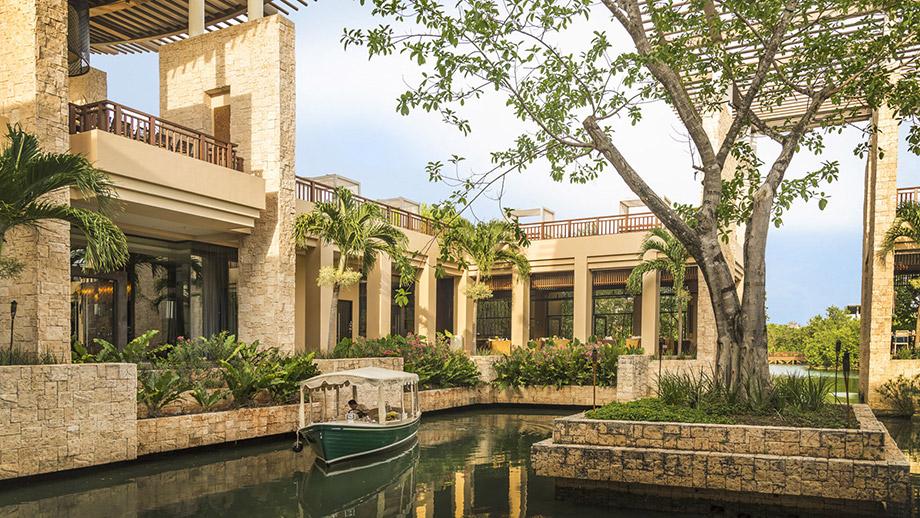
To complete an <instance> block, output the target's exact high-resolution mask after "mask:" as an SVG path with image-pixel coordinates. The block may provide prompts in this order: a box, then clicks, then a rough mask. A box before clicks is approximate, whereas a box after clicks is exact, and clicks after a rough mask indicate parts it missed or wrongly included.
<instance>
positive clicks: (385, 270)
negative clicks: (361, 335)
mask: <svg viewBox="0 0 920 518" xmlns="http://www.w3.org/2000/svg"><path fill="white" fill-rule="evenodd" d="M392 298H393V261H392V259H390V257H389V256H387V255H381V256H379V257H378V258H377V263H376V264H374V267H373V268H372V269H371V271H370V272H368V275H367V338H370V339H374V338H383V337H385V336H387V335H388V334H390V316H391V315H390V312H391V310H392V305H393V302H392Z"/></svg>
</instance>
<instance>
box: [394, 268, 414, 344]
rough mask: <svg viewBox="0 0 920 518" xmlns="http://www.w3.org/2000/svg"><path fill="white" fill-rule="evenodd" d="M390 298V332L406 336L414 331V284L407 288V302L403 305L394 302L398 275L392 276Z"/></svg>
mask: <svg viewBox="0 0 920 518" xmlns="http://www.w3.org/2000/svg"><path fill="white" fill-rule="evenodd" d="M392 286H393V288H392V292H391V295H392V296H391V297H390V300H392V305H391V306H390V334H394V335H400V336H406V335H408V334H409V333H414V332H415V286H414V285H413V286H412V287H411V288H410V290H409V302H408V303H407V304H406V305H405V306H400V305H399V304H397V303H396V292H397V291H398V290H399V276H395V275H394V276H393V283H392Z"/></svg>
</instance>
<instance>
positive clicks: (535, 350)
mask: <svg viewBox="0 0 920 518" xmlns="http://www.w3.org/2000/svg"><path fill="white" fill-rule="evenodd" d="M595 347H596V348H597V384H598V385H600V386H616V382H617V361H618V360H619V357H620V356H621V355H623V354H630V353H635V352H636V351H631V350H629V349H627V348H626V347H625V346H622V345H617V344H606V343H604V344H583V343H581V342H579V341H577V340H575V341H573V342H571V343H568V344H565V345H558V346H557V345H554V344H553V343H552V342H551V341H548V342H547V343H544V344H542V345H538V344H536V343H533V342H532V343H531V344H528V345H527V346H526V347H516V348H514V349H512V350H511V354H508V355H504V356H503V357H502V358H501V359H499V360H498V361H496V362H495V364H494V367H495V374H496V378H495V383H496V384H498V385H499V386H502V387H526V386H534V385H554V386H556V387H562V386H565V385H591V384H592V382H593V366H592V364H591V354H592V351H593V350H594V348H595Z"/></svg>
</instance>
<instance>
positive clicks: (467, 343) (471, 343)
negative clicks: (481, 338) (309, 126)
mask: <svg viewBox="0 0 920 518" xmlns="http://www.w3.org/2000/svg"><path fill="white" fill-rule="evenodd" d="M472 282H473V279H472V277H470V274H469V273H467V272H463V274H462V275H461V276H460V278H459V279H457V289H456V290H455V291H454V304H455V307H456V313H457V327H456V329H454V334H455V335H457V336H459V337H462V338H463V348H464V350H466V352H468V353H470V354H476V336H475V335H474V334H473V333H474V331H473V330H474V329H475V328H476V327H475V326H476V304H475V303H474V302H473V299H471V298H469V297H467V296H466V290H467V287H469V285H470V284H471V283H472Z"/></svg>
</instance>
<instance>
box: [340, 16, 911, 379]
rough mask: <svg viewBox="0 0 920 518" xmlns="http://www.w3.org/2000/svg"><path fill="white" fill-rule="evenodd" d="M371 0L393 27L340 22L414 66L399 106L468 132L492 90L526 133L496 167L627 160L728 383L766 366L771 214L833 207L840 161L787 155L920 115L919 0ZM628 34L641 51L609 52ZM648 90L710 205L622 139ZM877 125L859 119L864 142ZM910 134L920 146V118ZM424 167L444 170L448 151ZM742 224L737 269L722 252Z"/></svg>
mask: <svg viewBox="0 0 920 518" xmlns="http://www.w3.org/2000/svg"><path fill="white" fill-rule="evenodd" d="M362 1H364V0H362ZM368 1H370V2H372V5H373V13H374V15H376V16H378V17H380V18H383V19H384V20H383V23H382V24H381V25H379V26H377V27H374V28H368V29H360V28H359V29H346V31H345V33H344V35H343V38H342V39H343V43H344V44H345V46H346V47H348V46H351V45H363V46H366V48H367V50H368V51H369V53H370V54H371V56H376V55H385V54H390V53H394V52H399V53H402V54H404V55H405V56H407V57H408V58H410V59H412V60H413V61H415V62H417V63H418V64H419V66H420V67H421V68H422V71H421V73H420V77H419V79H418V81H417V83H416V84H415V85H413V87H411V88H410V89H409V90H408V91H406V92H405V93H404V94H403V95H402V96H401V97H400V98H399V101H398V110H399V111H401V112H402V113H409V112H410V111H411V110H413V109H423V110H428V111H436V112H440V114H441V115H442V117H443V118H444V120H445V121H447V122H448V123H450V124H453V125H455V126H457V127H458V128H459V129H460V130H461V131H463V132H464V133H466V132H469V131H470V123H469V121H468V120H466V119H465V118H464V116H463V114H462V106H463V105H464V104H467V103H472V102H475V101H476V100H477V99H479V98H480V97H482V96H484V95H493V94H495V93H497V95H499V96H502V97H503V98H504V100H505V101H506V103H507V106H508V107H509V108H510V109H511V110H512V111H513V113H514V114H515V115H516V116H517V117H518V118H519V119H521V121H523V123H524V124H525V125H526V126H527V130H526V131H525V132H524V133H522V134H520V135H519V136H518V137H517V139H516V140H515V143H514V145H513V146H511V147H509V148H507V149H501V150H496V151H495V152H494V153H493V161H494V163H495V170H494V171H493V172H494V173H495V174H497V175H501V174H504V173H506V172H507V171H512V170H521V169H524V168H526V167H527V166H529V165H532V164H534V163H535V162H538V161H540V162H539V165H541V166H542V165H543V164H548V167H549V169H550V171H551V174H552V176H553V177H554V178H556V179H562V178H564V177H566V176H568V177H569V178H570V179H571V180H572V181H576V182H584V181H588V180H591V179H593V178H595V177H596V176H597V175H599V174H601V173H602V172H603V171H605V170H606V169H608V168H610V167H612V168H613V169H614V170H615V171H616V172H617V173H618V174H619V176H620V177H621V178H622V179H623V181H624V182H625V183H626V185H627V186H628V187H629V188H630V189H631V190H632V191H633V192H634V193H635V194H636V195H637V196H638V197H639V198H640V199H641V200H642V201H643V202H644V203H645V204H646V205H647V206H648V208H649V209H650V210H651V211H652V212H654V213H655V215H656V216H657V217H658V218H659V219H660V220H661V222H662V223H663V224H664V226H665V227H666V228H667V229H668V230H669V231H670V232H671V233H672V234H674V236H676V237H677V239H679V240H680V241H681V242H682V243H683V244H684V246H685V247H686V248H687V250H688V251H689V252H690V254H691V255H692V256H693V258H694V259H695V261H696V263H697V264H698V265H699V267H700V269H701V270H702V273H703V277H704V279H705V281H706V283H707V284H708V286H709V292H710V296H711V300H712V305H713V310H714V313H715V321H716V327H717V365H716V368H717V371H718V372H717V374H718V376H720V377H721V378H723V380H724V381H725V382H726V384H728V385H731V386H737V385H738V384H739V383H741V382H742V381H743V377H744V376H754V377H759V378H761V380H766V379H767V377H768V372H767V362H766V356H767V339H766V311H765V296H766V293H765V278H766V263H765V248H766V242H767V233H768V229H769V226H770V225H771V223H773V224H776V225H779V224H781V222H782V217H783V214H784V212H785V211H786V210H787V209H789V207H790V206H791V204H792V202H793V201H795V200H796V199H799V198H802V199H806V200H807V199H810V198H817V199H818V200H819V204H820V206H821V207H822V208H823V206H824V205H825V204H826V202H827V198H826V196H825V195H824V193H823V191H822V190H821V189H822V187H821V186H822V183H823V182H827V181H831V180H834V179H836V178H837V175H838V164H837V162H836V161H833V160H831V161H827V162H825V163H824V164H823V165H822V166H820V167H819V168H817V169H816V170H813V171H809V172H806V173H805V174H804V175H803V176H801V177H799V178H787V177H786V171H787V169H788V167H789V164H790V161H791V160H792V158H793V156H794V155H795V154H796V152H798V151H799V150H800V149H802V148H808V149H810V150H811V151H813V152H820V151H821V150H822V149H823V142H822V135H823V134H824V132H825V131H826V130H828V129H830V128H832V127H836V128H839V127H841V125H843V124H846V123H849V122H850V121H853V120H855V119H858V118H865V110H866V108H868V109H870V110H871V109H875V108H879V107H883V106H885V105H888V106H890V107H892V108H893V110H894V113H895V114H896V116H897V117H898V118H900V119H902V120H904V119H912V120H916V117H917V115H918V113H920V88H918V81H917V76H918V73H917V71H916V67H915V66H914V65H915V62H916V60H917V57H916V53H911V52H907V50H908V49H910V48H913V47H915V46H916V45H917V44H918V39H920V3H918V2H917V1H916V0H757V1H751V0H718V1H716V0H689V1H687V2H674V1H663V0H647V1H639V0H601V2H600V3H596V2H593V1H591V0H557V1H554V0H458V1H457V2H448V3H441V2H431V1H428V0H368ZM624 33H625V38H626V40H627V41H629V42H630V44H629V45H628V46H629V47H630V48H614V45H613V43H612V42H614V41H618V38H619V37H620V35H622V34H624ZM895 72H899V73H898V74H895ZM854 101H855V102H854ZM652 102H660V103H666V104H667V105H668V106H670V108H671V109H672V110H673V111H674V112H675V113H676V116H677V118H678V119H679V121H680V123H681V124H682V125H683V130H684V131H685V132H686V135H687V137H688V141H689V144H690V146H691V149H692V151H693V152H692V155H691V156H692V157H693V160H692V162H691V163H688V166H687V167H686V173H688V174H693V175H694V176H696V175H697V174H701V178H702V180H701V187H702V198H701V201H700V203H699V205H695V206H675V205H672V204H670V203H668V202H667V201H666V199H665V196H664V194H663V193H661V192H656V191H655V190H654V189H653V188H652V187H650V185H649V183H648V177H647V175H648V174H650V173H651V171H648V172H647V171H639V170H637V169H636V168H635V167H634V166H633V163H632V162H631V160H630V157H629V156H628V154H629V151H628V150H627V149H623V147H622V144H621V142H622V139H620V138H618V135H617V132H616V131H628V127H629V126H628V124H624V123H623V122H620V120H621V119H622V120H623V121H625V122H632V123H635V122H637V121H638V120H639V119H640V118H641V117H642V113H643V108H644V106H645V105H646V104H648V103H652ZM790 108H794V109H790ZM720 113H721V114H722V115H723V116H724V119H725V124H724V126H723V128H722V129H723V131H720V132H718V133H719V134H710V132H707V127H706V124H704V120H705V118H706V117H708V116H713V114H720ZM662 129H665V130H666V129H669V128H662ZM615 130H616V131H615ZM874 130H875V128H873V127H872V125H869V127H868V128H867V129H865V130H864V131H865V133H866V135H867V138H868V136H869V135H870V134H871V133H872V132H873V131H874ZM712 133H716V132H712ZM752 133H757V134H761V135H764V136H766V138H769V139H772V140H773V141H775V142H776V144H777V148H778V151H777V152H776V153H775V155H774V156H771V157H767V158H764V157H762V156H761V155H759V154H758V153H756V151H755V149H754V147H753V146H752V145H751V143H750V139H749V138H748V135H750V134H752ZM909 143H910V146H911V148H912V150H913V151H915V152H916V151H917V150H918V147H920V128H917V127H914V128H912V130H911V132H910V137H909ZM866 149H868V147H867V146H865V145H863V146H861V147H860V149H859V150H860V151H862V152H865V150H866ZM688 162H690V161H689V160H688ZM429 174H430V176H431V177H432V178H433V179H439V178H442V175H443V173H442V164H441V163H439V162H435V163H433V164H431V166H430V168H429ZM492 181H494V178H492V179H490V178H489V173H487V172H483V173H480V174H478V175H477V176H475V177H472V178H470V179H468V180H467V181H466V182H464V185H463V186H462V190H461V191H460V192H458V193H457V195H456V198H457V201H460V202H467V201H469V199H470V195H469V192H471V191H472V190H475V189H476V188H479V187H481V186H482V185H483V184H488V183H489V182H492ZM739 225H741V226H743V229H744V230H743V232H744V236H743V238H744V244H743V252H742V253H743V258H742V259H743V262H744V267H745V273H744V275H743V277H740V276H739V275H738V274H737V273H738V269H737V268H736V265H735V264H733V263H734V261H732V260H731V259H730V258H727V257H726V254H725V253H724V252H723V240H724V239H726V238H727V236H729V235H730V233H731V232H732V231H733V229H735V228H736V227H738V226H739ZM739 277H740V280H739Z"/></svg>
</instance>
